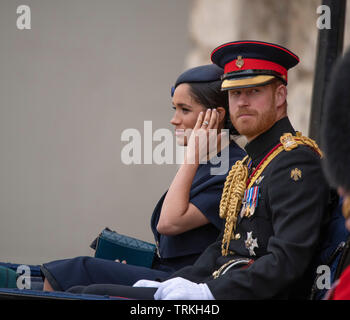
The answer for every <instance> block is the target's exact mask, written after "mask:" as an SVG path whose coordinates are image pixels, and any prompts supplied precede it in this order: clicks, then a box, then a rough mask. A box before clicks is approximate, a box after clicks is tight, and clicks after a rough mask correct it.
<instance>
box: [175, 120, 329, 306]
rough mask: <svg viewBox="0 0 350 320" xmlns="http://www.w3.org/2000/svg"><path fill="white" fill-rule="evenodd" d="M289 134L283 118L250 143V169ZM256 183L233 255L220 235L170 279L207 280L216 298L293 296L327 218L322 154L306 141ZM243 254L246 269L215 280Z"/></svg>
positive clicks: (277, 160) (280, 156)
mask: <svg viewBox="0 0 350 320" xmlns="http://www.w3.org/2000/svg"><path fill="white" fill-rule="evenodd" d="M287 132H290V133H292V134H293V135H294V134H295V131H294V129H293V127H292V126H291V124H290V122H289V120H288V118H284V119H282V120H280V121H278V122H277V123H276V124H275V125H274V126H273V127H272V128H271V129H270V130H268V131H267V132H265V133H263V134H262V135H260V136H259V137H257V138H256V139H254V140H253V141H251V142H250V143H249V144H248V145H247V146H246V151H247V153H248V155H249V156H250V157H251V158H252V168H254V167H256V166H257V165H258V164H259V163H260V161H261V160H262V159H263V158H264V157H265V156H266V155H267V154H268V152H269V151H270V150H271V149H272V148H273V147H274V146H275V145H277V144H278V143H279V141H280V137H281V136H282V135H283V134H284V133H287ZM255 186H258V187H259V192H258V203H257V207H256V208H255V212H254V214H253V215H252V216H251V217H245V216H244V217H241V216H240V215H239V217H238V220H237V224H236V230H235V236H234V238H233V239H232V240H231V241H230V244H229V254H228V255H227V256H223V255H222V251H221V240H222V234H221V236H220V237H219V238H218V241H216V242H215V243H214V244H212V245H211V246H209V247H208V248H207V250H206V251H204V252H203V253H202V255H201V256H200V257H199V258H198V260H197V261H196V263H195V264H194V265H193V266H189V267H185V268H183V269H181V270H179V271H177V272H176V273H175V274H173V275H172V277H171V278H174V277H183V278H186V279H188V280H190V281H194V282H197V283H203V282H205V283H206V284H207V285H208V287H209V289H210V291H211V292H212V294H213V296H214V297H215V299H271V298H288V297H290V293H291V291H292V289H293V288H295V287H296V285H297V284H298V283H300V281H301V280H302V278H303V276H304V275H305V272H306V270H307V268H308V266H309V264H310V262H311V260H312V257H313V255H314V253H315V251H316V248H317V244H318V242H319V236H320V229H321V227H322V224H323V221H325V220H324V219H325V218H326V216H327V202H328V196H329V187H328V184H327V182H326V180H325V178H324V176H323V173H322V169H321V163H320V157H319V155H318V154H317V153H316V152H315V151H314V150H313V149H311V148H310V147H307V146H304V145H299V146H298V147H297V148H296V149H293V150H291V151H288V152H287V151H282V152H281V153H279V154H278V155H277V156H276V157H275V158H274V159H273V160H272V161H271V162H270V164H269V165H268V166H267V167H266V168H265V170H264V171H263V172H262V174H261V176H260V179H258V180H257V181H256V182H255V183H254V185H253V187H255ZM247 240H248V241H247ZM242 257H245V258H249V259H253V260H254V262H253V263H252V264H250V265H249V266H246V267H244V268H231V269H230V270H227V272H226V273H223V274H221V275H220V276H219V277H218V278H216V279H214V277H213V275H212V274H213V272H214V271H216V270H218V269H219V268H220V267H221V266H223V265H224V264H225V263H226V262H228V261H229V260H231V259H233V258H242Z"/></svg>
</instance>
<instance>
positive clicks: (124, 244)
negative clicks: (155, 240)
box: [90, 228, 156, 268]
mask: <svg viewBox="0 0 350 320" xmlns="http://www.w3.org/2000/svg"><path fill="white" fill-rule="evenodd" d="M90 247H92V248H93V249H95V250H96V251H95V257H96V258H101V259H108V260H116V259H119V260H120V262H122V261H123V260H126V263H127V264H132V265H135V266H142V267H147V268H150V267H151V266H152V263H153V259H154V255H155V252H156V246H155V245H154V244H152V243H149V242H146V241H142V240H139V239H135V238H132V237H129V236H125V235H122V234H119V233H117V232H115V231H111V230H110V229H108V228H105V229H104V230H103V231H102V232H101V233H100V235H99V236H98V238H97V239H95V241H94V242H93V243H92V244H91V245H90Z"/></svg>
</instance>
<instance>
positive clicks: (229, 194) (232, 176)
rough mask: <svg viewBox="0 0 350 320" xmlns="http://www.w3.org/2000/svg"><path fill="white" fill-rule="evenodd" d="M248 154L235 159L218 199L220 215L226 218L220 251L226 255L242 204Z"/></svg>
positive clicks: (246, 176) (246, 177)
mask: <svg viewBox="0 0 350 320" xmlns="http://www.w3.org/2000/svg"><path fill="white" fill-rule="evenodd" d="M247 160H248V156H246V157H245V158H244V159H243V160H242V161H240V160H239V161H237V162H236V163H235V164H234V165H233V166H232V169H231V170H230V172H229V174H228V176H227V178H226V181H225V185H224V189H223V192H222V197H221V201H220V217H221V218H222V219H226V223H225V232H224V235H223V239H222V245H221V252H222V255H225V256H227V253H228V245H229V243H230V240H231V238H232V235H233V231H234V229H235V227H236V222H237V215H238V212H239V210H240V208H241V205H242V199H243V195H244V191H245V189H246V183H247V179H248V166H247V163H246V162H247Z"/></svg>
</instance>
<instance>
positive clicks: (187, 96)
mask: <svg viewBox="0 0 350 320" xmlns="http://www.w3.org/2000/svg"><path fill="white" fill-rule="evenodd" d="M222 74H223V70H222V69H221V68H219V67H217V66H216V65H205V66H200V67H196V68H192V69H189V70H187V71H185V72H184V73H183V74H181V75H180V76H179V78H178V79H177V81H176V83H175V85H174V87H173V88H172V104H173V109H174V116H173V118H172V119H171V121H170V122H171V124H172V125H173V126H174V127H175V135H176V141H177V143H178V144H180V145H184V146H186V147H187V148H186V152H185V157H184V163H183V164H182V165H181V166H180V167H179V170H178V172H177V174H176V175H175V177H174V179H173V181H172V183H171V185H170V187H169V189H168V191H167V192H166V193H165V194H164V195H163V196H162V197H161V199H160V200H159V202H158V204H157V205H156V207H155V209H154V212H153V214H152V218H151V229H152V232H153V234H154V238H155V242H156V244H157V247H158V248H157V249H158V250H157V251H158V255H157V256H156V257H155V259H154V262H153V265H152V267H151V268H145V267H140V266H134V265H129V264H127V262H126V264H125V263H118V262H115V261H109V260H104V259H98V258H93V257H77V258H73V259H65V260H57V261H53V262H49V263H45V264H43V266H42V267H41V271H42V273H43V276H44V290H47V291H52V290H56V291H66V290H68V289H69V288H70V287H73V286H77V285H83V286H86V285H90V284H107V283H108V284H123V285H132V284H133V283H135V282H136V281H138V280H139V279H149V280H155V279H161V278H165V277H168V276H169V275H170V274H172V273H173V272H175V271H176V270H178V269H180V268H182V267H184V266H186V265H191V264H193V263H194V262H195V260H196V259H197V258H198V256H199V255H200V254H201V253H202V252H203V251H204V250H205V249H206V247H207V246H209V245H210V244H211V243H212V242H214V241H215V240H216V238H217V237H218V235H219V233H220V230H221V227H222V223H223V220H221V219H220V217H219V204H220V199H221V193H222V189H223V186H224V182H225V179H226V176H227V173H228V171H229V169H230V168H231V166H232V165H233V164H234V163H235V162H236V161H237V160H240V159H242V158H243V157H244V155H245V152H244V151H243V150H242V149H241V148H240V147H239V146H238V145H237V144H236V143H235V142H234V141H233V140H229V139H223V138H222V137H223V136H222V132H221V130H222V129H230V133H231V134H232V133H234V132H235V130H234V128H233V127H232V125H231V122H230V119H229V112H228V99H227V93H225V92H221V90H220V88H221V80H220V77H221V75H222ZM209 129H217V130H218V131H217V133H218V135H217V134H216V133H215V137H216V138H217V144H216V143H215V145H217V146H218V147H219V148H218V149H217V150H219V153H218V154H216V152H215V153H214V157H215V156H216V160H218V159H220V161H216V164H214V161H208V160H210V159H213V158H212V156H213V155H212V154H209V153H208V150H207V145H208V144H207V143H205V142H203V141H204V140H203V139H198V136H201V135H203V134H204V135H206V136H207V135H208V134H209ZM211 132H212V131H211ZM196 135H197V138H196ZM209 136H210V135H209ZM209 141H210V138H209ZM224 141H227V143H226V145H225V143H224ZM209 145H210V144H209ZM215 150H216V149H215ZM209 151H210V150H209ZM224 155H226V156H225V157H224ZM205 160H206V161H205ZM212 162H213V163H212ZM220 168H223V169H222V170H221V172H218V171H219V169H220ZM215 170H216V172H215ZM214 172H215V173H214ZM218 173H219V174H218Z"/></svg>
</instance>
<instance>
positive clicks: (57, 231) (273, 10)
mask: <svg viewBox="0 0 350 320" xmlns="http://www.w3.org/2000/svg"><path fill="white" fill-rule="evenodd" d="M320 2H321V1H316V0H307V1H305V0H293V1H288V0H176V1H170V0H128V1H124V0H117V1H116V0H100V1H96V0H75V1H68V0H63V1H59V0H30V1H29V0H21V1H17V0H1V1H0V43H1V54H0V70H1V76H0V96H1V105H0V152H1V161H0V177H1V178H0V219H1V220H0V261H11V262H18V263H41V262H45V261H48V260H53V259H58V258H67V257H73V256H78V255H91V254H93V252H92V250H91V249H89V244H90V242H91V241H92V240H93V239H94V237H95V236H97V234H98V233H99V232H100V231H101V230H102V229H103V228H104V227H106V226H108V227H109V228H111V229H114V230H116V231H118V232H120V233H124V234H128V235H130V236H135V237H138V238H140V239H143V240H148V241H152V239H153V237H152V233H151V231H150V227H149V219H150V216H151V213H152V211H153V208H154V206H155V205H156V203H157V201H158V200H159V198H160V197H161V195H162V194H163V192H164V191H166V189H167V187H168V186H169V184H170V183H171V180H172V178H173V176H174V175H175V173H176V170H177V165H176V164H173V165H156V164H142V165H125V164H124V163H122V161H121V150H122V148H123V147H124V146H125V144H126V142H123V141H121V134H122V132H123V131H124V130H125V129H129V128H135V129H137V130H139V131H140V132H141V133H143V128H144V121H150V120H151V121H152V128H153V131H155V130H157V129H158V128H168V129H170V130H172V127H171V125H170V124H169V120H170V118H171V116H172V109H171V98H170V87H171V85H172V84H173V82H174V80H175V79H176V77H177V76H178V75H179V74H180V73H181V72H182V71H183V70H184V69H186V68H188V67H194V66H197V65H200V64H204V63H209V62H210V59H209V55H210V52H211V50H212V49H213V48H215V47H216V46H217V45H220V44H222V43H224V42H228V41H233V40H239V39H243V38H244V39H256V40H262V41H270V42H277V43H279V44H281V45H284V46H286V47H288V48H290V49H291V50H292V51H294V52H295V53H297V54H298V55H299V57H300V58H301V63H300V64H299V65H298V67H296V68H295V69H294V70H292V71H291V72H290V74H289V79H290V80H289V82H290V84H289V85H288V90H289V98H288V102H289V115H290V118H291V120H292V122H293V123H294V125H295V128H296V129H297V130H299V131H302V132H303V133H304V134H306V135H307V133H308V124H309V114H310V105H311V93H312V82H313V77H314V67H315V56H316V42H317V32H318V29H317V26H316V20H317V18H318V16H319V15H318V14H317V12H316V9H317V7H318V6H319V5H320V4H321V3H320ZM23 4H24V5H28V6H29V7H30V9H31V29H30V30H19V29H18V28H17V26H16V20H17V17H18V14H17V13H16V9H17V7H18V6H19V5H23ZM349 9H350V4H348V10H347V11H348V14H347V17H349V16H350V10H349ZM349 23H350V19H349V18H348V19H347V25H346V31H347V30H349ZM349 43H350V35H349V32H346V33H345V47H347V46H348V45H349ZM156 145H157V143H156V142H153V147H155V146H156Z"/></svg>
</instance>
